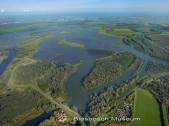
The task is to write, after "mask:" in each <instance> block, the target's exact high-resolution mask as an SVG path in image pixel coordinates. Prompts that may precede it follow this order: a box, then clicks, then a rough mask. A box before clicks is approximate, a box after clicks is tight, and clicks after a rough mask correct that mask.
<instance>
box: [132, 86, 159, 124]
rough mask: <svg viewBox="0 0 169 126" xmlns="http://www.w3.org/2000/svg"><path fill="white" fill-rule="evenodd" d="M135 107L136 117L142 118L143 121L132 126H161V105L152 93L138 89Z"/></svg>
mask: <svg viewBox="0 0 169 126" xmlns="http://www.w3.org/2000/svg"><path fill="white" fill-rule="evenodd" d="M134 107H135V108H134V117H135V118H141V121H136V122H133V123H132V124H131V125H130V126H161V120H160V111H159V105H158V103H157V101H156V100H155V98H154V97H153V95H152V94H150V92H148V91H146V90H142V89H140V88H137V89H136V90H135V106H134Z"/></svg>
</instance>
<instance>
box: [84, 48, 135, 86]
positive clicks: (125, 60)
mask: <svg viewBox="0 0 169 126" xmlns="http://www.w3.org/2000/svg"><path fill="white" fill-rule="evenodd" d="M95 52H96V51H95ZM102 52H103V51H102ZM135 58H136V57H135V56H134V55H132V54H130V53H128V52H123V53H120V54H118V53H117V54H116V53H114V54H113V55H112V56H108V57H104V58H100V59H97V60H96V63H95V64H94V66H93V68H92V70H91V72H90V73H89V74H88V75H87V76H86V77H85V78H84V80H83V85H84V87H85V88H87V89H90V88H93V87H97V86H100V85H102V84H105V83H108V82H110V81H112V80H114V79H116V78H117V77H119V76H120V75H122V73H124V72H125V71H127V70H128V69H129V68H131V67H133V66H134V61H135Z"/></svg>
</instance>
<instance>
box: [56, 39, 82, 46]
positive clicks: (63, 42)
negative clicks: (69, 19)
mask: <svg viewBox="0 0 169 126" xmlns="http://www.w3.org/2000/svg"><path fill="white" fill-rule="evenodd" d="M58 44H62V45H67V46H70V47H74V48H84V47H85V45H83V44H79V43H74V42H70V41H67V40H65V39H62V40H60V41H59V42H58Z"/></svg>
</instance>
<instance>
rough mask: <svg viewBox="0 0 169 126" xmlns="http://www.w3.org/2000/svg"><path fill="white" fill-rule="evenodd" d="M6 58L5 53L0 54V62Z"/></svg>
mask: <svg viewBox="0 0 169 126" xmlns="http://www.w3.org/2000/svg"><path fill="white" fill-rule="evenodd" d="M7 58H8V56H7V54H2V55H1V56H0V63H1V62H2V61H4V60H5V59H7Z"/></svg>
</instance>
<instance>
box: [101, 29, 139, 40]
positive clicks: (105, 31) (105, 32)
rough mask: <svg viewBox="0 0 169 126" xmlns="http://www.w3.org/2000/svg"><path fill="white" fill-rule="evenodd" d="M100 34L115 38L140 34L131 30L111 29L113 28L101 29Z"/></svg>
mask: <svg viewBox="0 0 169 126" xmlns="http://www.w3.org/2000/svg"><path fill="white" fill-rule="evenodd" d="M98 29H99V34H101V35H107V36H113V37H120V38H121V37H124V36H127V35H131V34H138V33H137V32H135V31H133V30H131V29H129V28H111V27H99V28H98Z"/></svg>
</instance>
